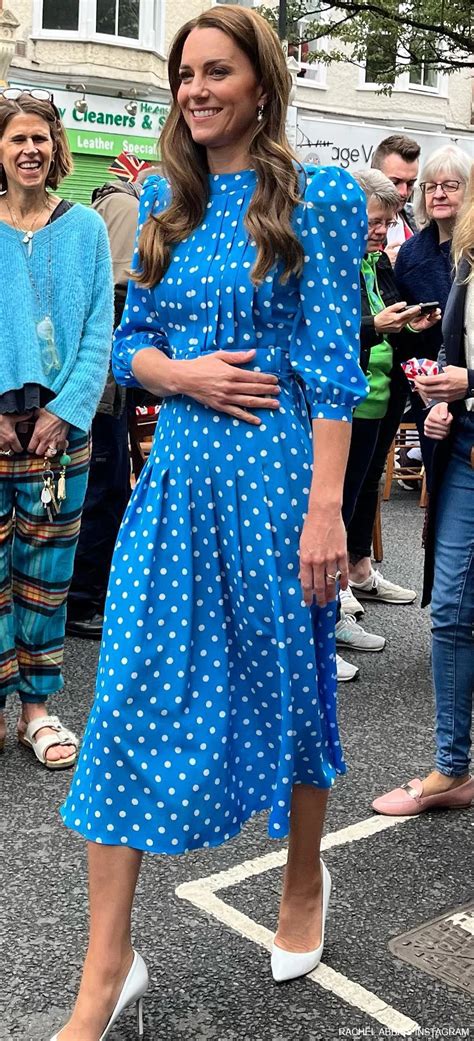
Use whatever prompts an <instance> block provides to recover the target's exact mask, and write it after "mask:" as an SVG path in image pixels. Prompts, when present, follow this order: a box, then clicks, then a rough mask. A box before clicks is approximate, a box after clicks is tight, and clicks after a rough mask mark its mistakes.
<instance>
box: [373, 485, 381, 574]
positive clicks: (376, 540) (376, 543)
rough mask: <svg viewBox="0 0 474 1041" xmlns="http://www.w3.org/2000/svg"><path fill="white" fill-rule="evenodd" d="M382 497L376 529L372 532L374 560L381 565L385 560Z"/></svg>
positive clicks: (376, 517)
mask: <svg viewBox="0 0 474 1041" xmlns="http://www.w3.org/2000/svg"><path fill="white" fill-rule="evenodd" d="M380 500H381V496H380V493H379V501H378V503H377V513H376V514H375V522H374V529H373V532H372V552H373V555H374V560H375V561H376V563H377V564H380V563H381V562H382V560H383V539H382V513H381V509H380V506H381V501H380Z"/></svg>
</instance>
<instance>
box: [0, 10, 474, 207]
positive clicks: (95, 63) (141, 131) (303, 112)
mask: <svg viewBox="0 0 474 1041" xmlns="http://www.w3.org/2000/svg"><path fill="white" fill-rule="evenodd" d="M221 2H226V0H221ZM242 2H243V3H244V4H245V6H252V2H253V0H242ZM254 2H255V6H258V3H257V2H256V0H254ZM210 3H212V0H8V9H9V15H11V16H12V18H13V21H14V22H15V23H17V27H16V28H15V30H14V34H15V50H14V53H13V48H12V58H11V62H10V67H9V71H8V77H7V78H8V81H9V82H10V84H12V85H14V86H23V87H30V88H32V87H46V88H48V89H49V90H51V91H52V93H53V94H54V100H55V103H56V105H57V106H58V108H59V110H60V112H61V115H62V118H63V121H64V123H65V126H66V128H67V132H68V135H69V140H70V144H71V149H72V152H73V156H74V164H75V173H74V174H73V175H72V177H71V178H68V179H67V182H65V183H64V186H63V191H64V193H65V194H68V195H69V197H70V198H73V199H78V200H81V201H84V202H88V201H89V199H90V193H91V190H92V188H93V187H96V186H97V185H98V184H101V183H103V181H104V180H107V179H108V177H110V173H109V167H110V165H111V164H112V163H113V161H114V159H115V158H116V157H117V156H119V155H120V154H121V153H123V152H127V153H128V154H132V155H134V156H136V157H137V160H145V161H149V162H153V160H154V159H156V158H158V153H157V140H158V138H159V133H160V128H161V126H162V125H163V122H164V120H165V119H166V115H167V112H168V107H169V87H168V81H167V73H166V54H167V52H168V49H169V45H170V42H171V40H172V38H173V36H174V34H175V32H176V30H177V29H178V28H179V26H180V25H182V23H183V22H184V21H186V20H187V19H188V18H192V17H194V16H195V15H197V14H199V13H200V12H201V11H203V10H206V9H207V8H208V7H209V6H210ZM5 6H6V4H5V3H2V0H0V15H1V13H2V7H5ZM0 22H1V19H0ZM0 30H1V25H0ZM312 46H313V45H312V44H311V42H309V43H308V42H305V40H304V26H303V27H302V37H301V45H300V47H299V48H296V49H294V50H293V56H292V58H290V65H292V66H293V74H294V80H295V92H294V94H295V97H294V104H293V107H292V111H291V120H290V122H289V131H290V136H291V139H292V144H293V145H294V147H295V148H296V150H297V151H298V153H299V154H300V156H301V157H302V158H310V159H312V160H316V161H319V162H333V163H337V164H340V165H343V166H359V167H360V166H361V165H366V164H367V163H368V162H369V161H370V155H371V151H372V149H373V147H374V145H375V144H376V142H377V141H378V140H380V138H381V137H384V136H386V135H387V134H389V133H393V132H394V131H395V130H404V131H406V132H407V133H411V134H412V135H413V136H415V137H416V138H417V139H419V140H420V143H421V144H422V147H423V148H424V150H432V149H433V148H434V147H437V146H438V145H439V144H440V143H443V142H446V141H449V140H453V141H458V143H459V144H461V145H462V147H464V148H465V149H466V150H467V151H469V152H470V153H471V154H472V155H474V126H473V124H472V122H471V120H472V77H471V72H470V70H466V71H465V72H464V71H461V72H457V73H455V74H454V75H452V76H441V75H438V74H437V73H433V72H428V71H427V72H426V74H425V71H424V70H423V69H421V70H419V71H418V72H417V75H416V77H414V76H413V74H412V76H411V78H410V75H409V73H408V72H407V74H406V75H404V76H400V77H399V78H398V80H397V81H396V83H395V84H394V89H393V93H392V95H391V96H390V97H386V96H383V95H381V94H380V93H379V92H378V86H377V84H375V83H374V82H372V81H371V74H372V73H371V70H372V69H373V68H374V61H375V60H376V55H375V54H372V55H371V53H370V52H368V56H367V63H366V65H365V67H364V68H360V69H359V68H356V67H355V66H354V65H350V64H348V65H332V66H329V67H326V66H325V65H324V64H323V63H318V62H316V63H314V62H310V61H309V60H308V59H309V58H310V56H311V55H310V52H311V48H312ZM318 46H319V47H323V48H324V41H322V42H321V43H319V44H318ZM316 57H317V54H316Z"/></svg>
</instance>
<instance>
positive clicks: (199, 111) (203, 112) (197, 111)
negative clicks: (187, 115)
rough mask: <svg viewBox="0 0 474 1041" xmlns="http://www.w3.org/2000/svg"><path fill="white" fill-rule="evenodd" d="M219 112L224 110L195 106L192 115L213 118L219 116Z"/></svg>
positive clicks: (194, 117) (199, 117) (200, 117)
mask: <svg viewBox="0 0 474 1041" xmlns="http://www.w3.org/2000/svg"><path fill="white" fill-rule="evenodd" d="M219 112H222V109H221V108H193V109H191V115H192V117H193V119H199V120H201V119H212V117H213V116H218V115H219Z"/></svg>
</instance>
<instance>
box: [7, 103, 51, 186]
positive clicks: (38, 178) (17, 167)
mask: <svg viewBox="0 0 474 1041" xmlns="http://www.w3.org/2000/svg"><path fill="white" fill-rule="evenodd" d="M53 155H54V146H53V141H52V138H51V133H50V129H49V126H48V124H47V123H46V122H45V120H44V119H41V117H40V116H34V115H31V114H30V113H26V112H25V113H21V114H20V115H18V116H13V119H11V120H10V122H9V123H7V126H6V127H5V130H4V133H3V137H1V138H0V163H1V164H2V166H3V169H4V172H5V176H6V179H7V182H8V187H9V188H12V187H13V186H15V187H16V188H19V189H21V190H22V191H25V190H27V191H35V190H36V191H38V190H44V188H45V185H46V181H47V179H48V174H49V170H50V167H51V161H52V158H53Z"/></svg>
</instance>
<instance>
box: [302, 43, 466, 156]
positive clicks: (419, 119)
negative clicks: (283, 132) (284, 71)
mask: <svg viewBox="0 0 474 1041" xmlns="http://www.w3.org/2000/svg"><path fill="white" fill-rule="evenodd" d="M318 47H319V48H320V49H321V50H324V49H325V41H324V40H322V41H321V42H320V43H318ZM310 50H311V44H306V45H305V43H304V27H302V44H301V45H300V47H299V48H295V49H294V53H295V52H296V53H295V58H296V59H297V63H298V68H297V70H295V82H296V99H295V105H296V107H297V120H296V123H297V131H296V142H295V144H296V147H297V150H298V151H299V152H300V154H302V155H303V156H306V157H308V156H309V155H311V157H312V158H314V159H318V161H320V162H334V163H337V164H340V165H343V166H359V167H360V166H363V165H367V163H368V162H370V157H371V154H372V151H373V148H374V146H375V144H376V143H377V142H378V141H380V140H381V138H382V137H385V136H388V135H389V134H392V133H395V132H398V131H402V132H405V133H406V134H407V135H409V136H413V137H415V138H416V139H417V140H418V141H419V143H420V144H421V146H422V150H423V152H424V153H425V154H427V153H428V152H430V151H433V149H434V148H437V147H439V146H440V145H441V144H443V143H448V142H450V141H451V142H456V143H457V144H458V145H460V146H461V147H462V148H464V149H465V150H466V151H467V152H468V153H469V154H470V155H472V156H473V157H474V117H473V83H474V80H473V77H472V71H471V69H468V68H466V69H465V70H461V71H458V72H455V73H453V74H452V75H442V74H441V73H439V72H437V71H436V70H432V69H430V70H428V69H426V70H425V69H424V67H423V66H422V67H421V68H419V69H416V70H415V69H411V70H409V68H408V66H407V71H406V73H403V74H401V75H400V76H398V77H397V79H396V80H395V82H394V84H393V89H392V93H391V94H390V95H384V94H381V93H380V87H379V85H378V84H377V83H375V82H374V74H375V69H376V50H375V49H374V48H372V50H370V48H369V49H368V53H367V60H366V63H365V64H364V65H362V66H361V67H360V68H359V67H357V66H356V65H354V64H349V63H348V64H347V65H346V64H333V65H330V66H326V65H324V64H323V63H322V62H318V61H316V62H313V61H311V62H309V61H308V57H309V53H310ZM317 53H318V52H317V51H316V53H315V54H314V56H315V57H316V58H317Z"/></svg>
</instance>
